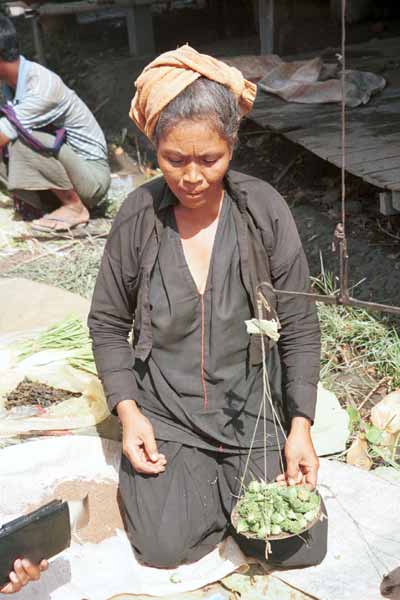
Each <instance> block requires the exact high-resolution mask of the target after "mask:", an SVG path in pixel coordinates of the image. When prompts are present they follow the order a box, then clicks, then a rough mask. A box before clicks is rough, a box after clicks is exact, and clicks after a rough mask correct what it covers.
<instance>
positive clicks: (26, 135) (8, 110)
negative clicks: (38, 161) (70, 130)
mask: <svg viewBox="0 0 400 600" xmlns="http://www.w3.org/2000/svg"><path fill="white" fill-rule="evenodd" d="M0 112H2V113H3V115H4V116H5V117H7V119H8V120H9V121H10V123H11V124H12V125H14V127H15V129H16V130H17V131H18V134H19V135H20V137H21V138H22V139H23V140H24V141H25V142H26V143H27V144H28V146H30V147H31V148H32V150H35V151H36V152H46V153H48V154H54V155H56V154H58V153H59V151H60V148H61V146H62V145H63V143H64V141H65V134H66V131H65V129H64V128H62V129H56V130H55V131H54V133H55V136H56V139H55V140H54V146H53V147H52V148H50V147H49V146H46V145H45V144H42V142H40V141H39V140H38V139H37V138H35V137H34V136H33V135H32V134H31V133H30V132H29V131H28V130H27V129H25V127H24V126H23V125H22V123H21V122H20V121H19V120H18V118H17V115H16V114H15V111H14V109H13V107H12V106H11V104H4V105H3V106H0Z"/></svg>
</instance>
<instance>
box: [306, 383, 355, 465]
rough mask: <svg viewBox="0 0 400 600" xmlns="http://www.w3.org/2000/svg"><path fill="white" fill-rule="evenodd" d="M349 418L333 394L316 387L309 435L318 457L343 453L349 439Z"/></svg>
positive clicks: (321, 386)
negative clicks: (316, 392) (314, 407)
mask: <svg viewBox="0 0 400 600" xmlns="http://www.w3.org/2000/svg"><path fill="white" fill-rule="evenodd" d="M349 434H350V431H349V416H348V414H347V412H346V411H345V410H344V408H342V407H341V406H340V402H339V400H338V399H337V398H336V396H335V394H333V393H332V392H330V391H329V390H327V389H325V388H324V387H323V385H322V384H319V385H318V397H317V406H316V412H315V420H314V425H313V427H312V429H311V435H312V439H313V442H314V446H315V450H316V452H317V454H318V456H328V455H330V454H337V453H339V452H343V451H344V450H345V448H346V443H347V440H348V438H349Z"/></svg>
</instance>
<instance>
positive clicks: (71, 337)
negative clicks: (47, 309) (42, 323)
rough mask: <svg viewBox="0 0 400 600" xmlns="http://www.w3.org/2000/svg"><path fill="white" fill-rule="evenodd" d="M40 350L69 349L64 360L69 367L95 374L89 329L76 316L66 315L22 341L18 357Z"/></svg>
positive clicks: (24, 356) (25, 356)
mask: <svg viewBox="0 0 400 600" xmlns="http://www.w3.org/2000/svg"><path fill="white" fill-rule="evenodd" d="M42 350H64V351H69V355H68V356H67V357H66V361H67V363H68V364H69V365H70V366H71V367H74V368H75V369H79V370H81V371H87V372H88V373H92V374H93V375H97V371H96V366H95V363H94V357H93V352H92V344H91V341H90V338H89V331H88V328H87V327H86V326H85V325H84V323H83V322H82V321H81V319H79V318H78V317H74V316H71V317H68V318H67V319H64V320H63V321H61V322H60V323H57V324H56V325H52V326H51V327H49V328H48V329H46V330H45V331H44V332H43V333H40V334H39V335H38V336H37V337H35V338H32V339H30V340H27V341H26V342H24V343H23V344H22V345H21V346H20V349H19V354H18V358H19V360H23V359H24V358H27V357H28V356H31V355H32V354H35V353H36V352H41V351H42Z"/></svg>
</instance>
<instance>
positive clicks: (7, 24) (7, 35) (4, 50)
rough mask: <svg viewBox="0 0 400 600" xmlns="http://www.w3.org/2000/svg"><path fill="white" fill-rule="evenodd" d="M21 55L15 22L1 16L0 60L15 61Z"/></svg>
mask: <svg viewBox="0 0 400 600" xmlns="http://www.w3.org/2000/svg"><path fill="white" fill-rule="evenodd" d="M18 57H19V47H18V40H17V32H16V31H15V27H14V23H13V22H12V21H11V20H10V19H8V18H7V17H2V16H0V60H3V61H4V62H13V61H14V60H17V59H18Z"/></svg>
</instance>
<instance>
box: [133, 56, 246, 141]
mask: <svg viewBox="0 0 400 600" xmlns="http://www.w3.org/2000/svg"><path fill="white" fill-rule="evenodd" d="M199 77H207V79H211V80H212V81H216V82H218V83H221V84H222V85H224V86H225V87H227V88H228V89H229V90H230V91H231V92H232V93H233V94H234V95H235V96H236V98H237V99H238V103H239V108H240V110H241V113H242V115H244V114H246V113H247V112H249V110H250V109H251V107H252V106H253V103H254V100H255V97H256V93H257V87H256V85H255V84H254V83H251V82H250V81H247V80H246V79H244V77H243V75H242V73H241V72H240V71H239V70H238V69H236V68H235V67H230V66H229V65H227V64H225V63H224V62H222V61H220V60H217V59H215V58H212V57H211V56H207V55H206V54H200V53H199V52H196V50H194V49H193V48H191V47H190V46H188V45H186V46H182V47H181V48H178V49H177V50H174V51H172V52H165V53H164V54H161V55H160V56H159V57H158V58H156V59H155V60H153V62H151V63H150V64H149V65H147V67H146V68H145V69H144V70H143V72H142V73H141V75H140V76H139V77H138V79H137V80H136V82H135V85H136V90H137V91H136V94H135V97H134V98H133V100H132V104H131V110H130V113H129V116H130V117H131V119H132V120H133V121H134V122H135V123H136V125H137V126H138V127H139V129H141V131H143V133H145V134H146V135H147V137H149V138H152V136H153V133H154V130H155V128H156V125H157V122H158V119H159V117H160V113H161V112H162V110H163V109H164V108H165V107H166V106H167V104H169V103H170V102H171V100H173V99H174V98H176V97H177V96H179V94H180V93H181V92H183V90H184V89H186V88H187V87H188V86H189V85H190V84H191V83H193V82H194V81H196V79H198V78H199Z"/></svg>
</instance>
